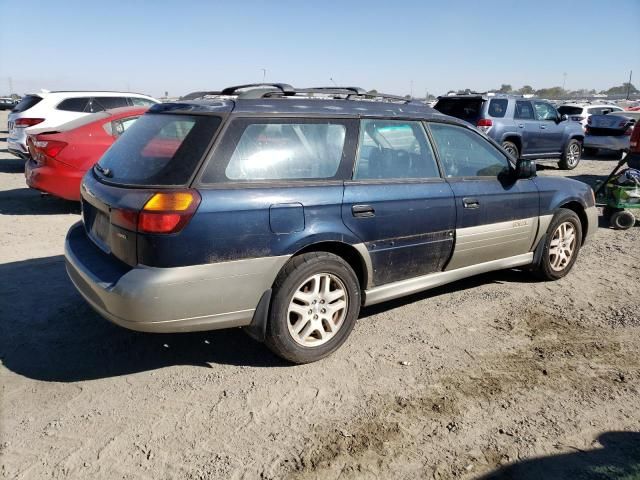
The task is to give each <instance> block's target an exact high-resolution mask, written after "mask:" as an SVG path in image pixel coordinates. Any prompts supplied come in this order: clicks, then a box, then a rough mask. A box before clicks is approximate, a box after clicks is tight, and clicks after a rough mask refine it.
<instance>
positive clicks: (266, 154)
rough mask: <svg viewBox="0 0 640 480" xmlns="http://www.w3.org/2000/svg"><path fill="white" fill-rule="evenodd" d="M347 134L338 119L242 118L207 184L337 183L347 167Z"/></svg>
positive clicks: (213, 164)
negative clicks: (342, 168)
mask: <svg viewBox="0 0 640 480" xmlns="http://www.w3.org/2000/svg"><path fill="white" fill-rule="evenodd" d="M346 134H347V126H346V124H344V123H343V122H340V121H337V120H335V121H334V120H312V121H306V120H302V119H290V120H287V119H272V120H268V119H261V120H253V119H236V120H234V121H233V122H232V123H231V125H230V126H229V128H228V129H227V133H226V134H225V138H224V139H223V141H222V143H221V145H220V147H219V148H218V149H217V152H216V155H215V157H214V158H212V160H211V161H210V162H209V165H208V166H207V168H206V170H205V172H204V175H203V177H202V181H203V183H215V182H216V181H220V179H222V180H223V181H224V180H227V181H228V180H231V181H263V180H310V179H329V178H333V177H335V176H336V175H337V173H338V168H339V167H340V164H341V162H342V158H343V151H344V147H345V141H346ZM226 158H228V161H226Z"/></svg>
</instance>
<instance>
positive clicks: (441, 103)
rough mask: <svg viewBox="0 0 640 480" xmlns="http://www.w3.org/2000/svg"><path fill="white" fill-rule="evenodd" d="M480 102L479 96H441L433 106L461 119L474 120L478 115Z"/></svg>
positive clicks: (481, 101)
mask: <svg viewBox="0 0 640 480" xmlns="http://www.w3.org/2000/svg"><path fill="white" fill-rule="evenodd" d="M482 103H483V100H482V99H481V98H441V99H440V100H438V103H436V105H435V107H434V108H435V109H436V110H438V111H439V112H441V113H444V114H445V115H451V116H452V117H456V118H461V119H462V120H475V119H477V118H478V117H479V116H480V110H481V109H482Z"/></svg>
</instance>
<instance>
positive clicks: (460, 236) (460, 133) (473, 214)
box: [429, 122, 539, 270]
mask: <svg viewBox="0 0 640 480" xmlns="http://www.w3.org/2000/svg"><path fill="white" fill-rule="evenodd" d="M429 129H430V131H431V134H432V136H433V139H434V142H435V145H436V148H437V151H438V155H439V158H440V161H441V164H442V167H443V170H444V173H445V176H446V178H447V181H448V183H449V184H450V185H451V188H452V189H453V192H454V195H455V202H456V212H457V219H456V240H455V247H454V251H453V255H452V257H451V260H450V261H449V263H448V264H447V266H446V270H453V269H456V268H461V267H466V266H469V265H475V264H479V263H484V262H490V261H493V260H498V259H502V258H508V257H513V256H516V255H520V254H525V253H527V252H529V251H531V248H532V246H533V242H534V239H535V235H536V233H537V231H538V215H539V198H538V197H539V194H538V189H537V187H536V184H535V183H534V182H533V181H532V180H515V179H514V177H513V175H512V174H511V171H512V170H511V168H510V166H509V162H508V160H507V158H506V156H505V154H504V153H503V152H502V150H500V149H498V148H496V147H495V146H494V145H493V144H491V143H490V142H488V141H487V140H486V139H485V138H483V137H482V136H481V135H480V134H479V133H477V132H475V131H473V130H471V129H470V128H466V127H462V126H457V125H450V124H444V123H435V122H431V123H429Z"/></svg>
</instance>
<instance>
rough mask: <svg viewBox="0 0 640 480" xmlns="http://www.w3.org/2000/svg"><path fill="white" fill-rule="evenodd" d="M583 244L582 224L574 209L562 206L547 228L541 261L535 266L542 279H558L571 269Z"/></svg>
mask: <svg viewBox="0 0 640 480" xmlns="http://www.w3.org/2000/svg"><path fill="white" fill-rule="evenodd" d="M581 246H582V224H581V223H580V219H579V218H578V215H576V213H575V212H574V211H573V210H569V209H566V208H561V209H559V210H558V212H557V213H556V214H555V215H554V217H553V219H552V220H551V224H550V225H549V228H548V229H547V236H546V238H545V243H544V247H543V251H542V258H541V259H540V263H539V264H538V265H537V266H536V267H535V268H534V271H535V273H536V275H537V276H538V277H539V278H540V279H542V280H558V279H560V278H562V277H564V276H565V275H567V274H568V273H569V271H571V268H573V265H574V264H575V262H576V259H577V258H578V253H579V252H580V247H581Z"/></svg>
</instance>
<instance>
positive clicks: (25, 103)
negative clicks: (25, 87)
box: [11, 95, 42, 113]
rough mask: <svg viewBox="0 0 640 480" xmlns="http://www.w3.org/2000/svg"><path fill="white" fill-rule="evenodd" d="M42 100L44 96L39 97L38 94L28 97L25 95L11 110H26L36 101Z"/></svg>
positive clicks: (18, 111) (16, 111)
mask: <svg viewBox="0 0 640 480" xmlns="http://www.w3.org/2000/svg"><path fill="white" fill-rule="evenodd" d="M40 100H42V97H39V96H37V95H27V96H26V97H23V99H22V100H20V103H18V105H16V106H15V107H13V110H11V112H12V113H20V112H24V111H25V110H29V109H30V108H31V107H33V106H34V105H35V104H36V103H38V102H40Z"/></svg>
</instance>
